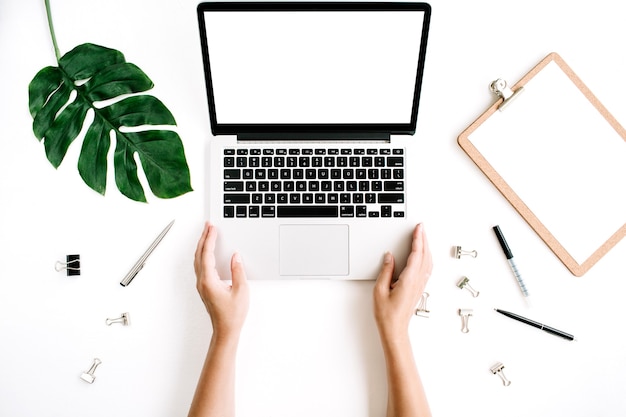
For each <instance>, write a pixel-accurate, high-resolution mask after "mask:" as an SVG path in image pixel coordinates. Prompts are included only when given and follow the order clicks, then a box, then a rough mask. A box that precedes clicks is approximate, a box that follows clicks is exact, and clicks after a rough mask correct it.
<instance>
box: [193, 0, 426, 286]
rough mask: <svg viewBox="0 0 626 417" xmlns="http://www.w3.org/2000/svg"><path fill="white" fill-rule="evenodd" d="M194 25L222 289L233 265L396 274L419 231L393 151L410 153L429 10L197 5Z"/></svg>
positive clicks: (279, 275)
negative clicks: (390, 268)
mask: <svg viewBox="0 0 626 417" xmlns="http://www.w3.org/2000/svg"><path fill="white" fill-rule="evenodd" d="M197 12H198V20H199V31H200V40H201V46H202V56H203V61H204V71H205V79H206V91H207V98H208V108H209V116H210V123H211V132H212V134H213V137H212V138H211V139H210V142H209V145H208V147H207V152H208V155H207V168H206V175H207V177H206V184H207V186H208V194H207V201H206V209H207V217H208V219H209V220H210V221H211V222H212V223H213V224H214V225H216V227H217V229H218V234H219V237H218V242H217V247H216V257H217V262H218V270H219V271H220V273H221V274H222V277H225V278H229V277H230V272H229V262H230V257H231V255H232V254H233V253H234V252H235V251H237V252H239V253H240V254H241V256H242V259H243V261H244V264H245V266H246V271H247V275H248V278H249V279H343V280H371V279H375V278H376V276H377V274H378V271H379V269H380V266H381V264H382V259H383V255H384V253H385V252H386V251H391V252H392V253H393V254H394V255H395V257H396V262H397V267H396V270H397V271H399V270H401V268H402V267H403V266H404V261H405V260H406V256H407V254H408V252H409V250H410V243H411V236H412V232H413V230H414V228H415V225H416V224H417V222H418V221H419V220H420V219H419V207H413V206H412V205H409V204H408V203H409V201H408V199H407V194H408V193H414V192H416V191H417V190H416V189H415V188H412V187H411V184H410V178H411V175H409V174H411V170H413V169H415V170H417V169H419V167H415V166H411V164H410V161H411V155H410V154H409V151H410V149H408V148H407V145H406V144H407V143H408V142H406V141H412V140H417V139H416V138H415V137H414V133H415V128H416V122H417V114H418V103H419V98H420V90H421V83H422V74H423V71H424V59H425V54H426V42H427V37H428V28H429V21H430V13H431V10H430V6H429V5H428V4H425V3H378V2H377V3H371V2H370V3H367V2H268V3H266V2H209V3H201V4H199V5H198V8H197ZM417 205H419V202H417Z"/></svg>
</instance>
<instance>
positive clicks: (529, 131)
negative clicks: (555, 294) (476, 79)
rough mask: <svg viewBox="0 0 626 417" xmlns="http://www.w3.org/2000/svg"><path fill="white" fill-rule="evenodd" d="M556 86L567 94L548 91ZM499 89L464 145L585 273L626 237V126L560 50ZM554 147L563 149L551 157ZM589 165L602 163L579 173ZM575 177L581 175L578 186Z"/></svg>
mask: <svg viewBox="0 0 626 417" xmlns="http://www.w3.org/2000/svg"><path fill="white" fill-rule="evenodd" d="M553 86H556V87H555V91H558V92H561V91H562V92H563V93H562V94H558V93H555V91H551V90H550V91H543V92H541V91H540V89H544V90H545V88H548V89H552V88H553ZM491 88H492V92H494V93H496V94H497V95H499V96H500V99H499V100H498V101H497V102H496V103H494V104H493V105H492V106H491V107H490V108H489V109H488V110H487V111H486V112H485V113H483V114H482V115H481V116H480V117H479V118H478V119H477V120H476V121H475V122H473V123H472V124H471V125H470V126H469V127H468V128H467V129H466V130H465V131H464V132H463V133H461V135H460V136H459V137H458V143H459V145H460V146H461V148H463V150H464V151H465V152H466V153H467V155H468V156H469V157H470V158H471V159H472V160H473V161H474V163H475V164H476V165H477V166H478V167H479V168H480V169H481V170H482V171H483V173H484V174H485V175H486V176H487V178H488V179H489V180H490V181H491V182H492V183H493V185H495V186H496V188H497V189H498V190H499V191H500V192H501V193H502V195H503V196H504V197H505V198H506V199H507V200H508V201H509V202H510V203H511V204H512V205H513V207H514V208H515V209H516V210H517V212H519V214H521V215H522V217H523V218H524V219H525V220H526V221H527V222H528V224H529V225H530V226H531V227H532V228H533V229H534V230H535V232H536V233H537V234H538V235H539V236H540V237H541V239H542V240H543V241H544V242H545V243H546V244H547V245H548V247H549V248H550V249H551V250H552V251H553V252H554V254H555V255H556V256H557V257H558V258H559V259H560V260H561V261H562V262H563V264H564V265H565V266H566V267H567V268H568V269H569V270H570V272H571V273H572V274H574V275H575V276H582V275H583V274H585V273H586V272H587V271H588V270H589V269H590V268H591V267H592V266H593V265H594V264H595V263H596V262H598V261H599V260H600V259H601V258H602V257H603V256H604V255H605V254H606V253H607V252H608V251H609V250H610V249H611V248H613V247H614V246H615V245H616V244H617V243H618V242H619V241H620V240H621V239H622V238H623V237H624V236H625V235H626V168H622V167H621V166H620V162H619V161H621V165H622V166H624V167H626V131H625V130H624V128H623V127H622V126H621V125H620V124H619V123H618V122H617V120H616V119H615V118H614V117H613V116H612V115H611V114H610V113H609V112H608V111H607V109H606V108H605V107H604V106H603V105H602V104H601V103H600V101H599V100H598V99H597V98H596V97H595V96H594V95H593V94H592V93H591V91H590V90H589V89H588V88H587V87H586V86H585V84H584V83H583V82H582V81H581V80H580V79H579V78H578V76H576V74H575V73H574V72H573V71H572V69H571V68H570V67H569V66H568V65H567V64H566V63H565V61H563V59H562V58H561V57H560V56H559V55H558V54H556V53H551V54H549V55H548V56H547V57H546V58H544V59H543V60H542V61H541V62H540V63H539V64H537V65H536V66H535V67H534V68H533V69H532V70H531V71H530V72H529V73H528V74H526V75H525V76H524V77H523V78H522V79H521V80H520V81H519V82H518V83H517V84H515V85H514V86H513V87H512V88H508V87H507V86H506V83H505V82H503V81H502V80H496V81H494V83H492V85H491ZM530 91H533V92H532V93H530ZM522 93H523V94H522ZM529 96H530V97H529ZM542 97H543V98H545V100H544V99H542ZM546 100H547V101H549V103H546ZM518 106H519V108H517V107H518ZM518 111H519V112H520V114H519V115H518V114H516V112H518ZM546 113H547V114H546ZM504 114H507V116H502V115H504ZM552 124H554V126H551V125H552ZM518 130H524V132H518ZM585 132H587V133H585ZM589 132H590V133H591V136H592V137H589V138H586V137H585V136H590V135H589ZM561 133H562V134H561ZM512 137H516V139H510V138H512ZM509 140H511V142H510V144H507V143H508V142H507V141H509ZM514 141H515V142H514ZM526 141H528V143H526ZM553 142H554V144H553ZM525 146H527V147H528V149H526V148H525ZM533 147H534V148H533ZM507 149H510V151H509V150H507ZM550 149H551V150H552V151H554V152H556V153H558V154H557V155H554V156H551V157H548V150H550ZM507 154H509V155H507ZM615 154H617V155H615ZM502 155H506V156H502ZM520 155H521V156H520ZM518 156H519V158H521V159H523V161H521V162H520V161H518ZM570 158H571V161H570V160H569V159H570ZM585 158H588V159H585ZM597 158H602V159H603V160H604V158H606V161H607V162H606V164H604V163H599V162H598V160H597ZM499 159H502V160H499ZM586 162H588V163H586ZM605 165H606V167H605ZM613 165H614V166H613ZM585 166H595V167H596V168H593V169H592V170H590V172H589V173H585V172H578V171H579V170H584V169H585ZM568 167H569V168H568ZM597 167H600V168H597ZM567 169H570V171H572V172H569V173H568V171H567ZM516 170H517V171H520V173H519V174H518V172H517V171H516ZM596 171H602V172H596ZM533 175H535V176H534V177H533ZM569 175H572V176H573V177H575V178H577V179H576V180H572V182H574V183H573V184H567V181H568V178H570V177H569ZM524 176H527V178H524ZM616 176H617V177H619V178H616ZM588 178H589V180H587V179H588ZM530 181H534V182H535V184H527V182H530ZM587 183H588V184H587ZM544 184H545V187H546V188H547V190H541V188H542V187H543V186H544ZM605 184H606V186H605ZM619 185H621V187H619V188H618V186H619ZM578 187H580V188H581V190H578ZM551 199H552V201H550V200H551ZM591 199H595V200H594V201H592V200H591ZM559 204H563V207H561V209H560V211H559V208H558V205H559ZM553 205H554V207H553ZM587 206H589V207H587ZM607 207H608V210H609V211H610V213H609V212H608V211H607ZM614 208H615V210H613V209H614ZM576 210H581V213H578V214H575V213H574V214H572V213H573V212H575V211H576ZM585 210H586V211H585ZM581 214H582V215H581ZM578 216H580V218H579V217H578ZM609 217H610V218H609ZM578 228H580V233H579V234H580V236H579V238H578V237H577V235H576V233H577V232H576V230H577V229H578ZM585 228H586V229H585ZM588 237H589V239H590V241H585V240H584V239H587V238H588ZM577 239H578V240H577Z"/></svg>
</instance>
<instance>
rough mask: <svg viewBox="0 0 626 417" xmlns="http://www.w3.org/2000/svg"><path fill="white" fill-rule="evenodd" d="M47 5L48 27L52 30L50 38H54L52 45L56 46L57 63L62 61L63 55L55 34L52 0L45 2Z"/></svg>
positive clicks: (45, 0)
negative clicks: (51, 10) (51, 7)
mask: <svg viewBox="0 0 626 417" xmlns="http://www.w3.org/2000/svg"><path fill="white" fill-rule="evenodd" d="M44 2H45V3H46V14H47V15H48V27H49V28H50V36H51V37H52V45H53V46H54V55H55V56H56V58H57V63H58V62H59V61H60V60H61V53H60V52H59V45H57V37H56V35H55V34H54V24H52V13H50V0H44Z"/></svg>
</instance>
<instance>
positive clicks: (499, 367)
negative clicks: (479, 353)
mask: <svg viewBox="0 0 626 417" xmlns="http://www.w3.org/2000/svg"><path fill="white" fill-rule="evenodd" d="M503 369H504V365H503V364H502V362H498V363H496V364H495V365H493V366H492V367H491V373H492V374H494V375H498V376H499V377H500V379H501V380H502V383H503V384H504V386H505V387H508V386H509V385H511V381H509V380H508V379H506V376H504V371H503Z"/></svg>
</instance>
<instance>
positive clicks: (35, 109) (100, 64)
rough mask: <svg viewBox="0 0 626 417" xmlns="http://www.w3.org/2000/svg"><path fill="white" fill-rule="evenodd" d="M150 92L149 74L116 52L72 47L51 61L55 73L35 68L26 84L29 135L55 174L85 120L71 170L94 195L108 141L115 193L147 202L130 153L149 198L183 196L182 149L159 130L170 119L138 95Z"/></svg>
mask: <svg viewBox="0 0 626 417" xmlns="http://www.w3.org/2000/svg"><path fill="white" fill-rule="evenodd" d="M55 46H56V45H55ZM57 56H58V54H57ZM152 87H153V83H152V81H151V80H150V79H149V78H148V76H147V75H146V74H145V73H144V72H143V71H142V70H141V69H139V68H138V67H137V66H135V65H133V64H131V63H128V62H126V60H125V59H124V55H123V54H122V53H121V52H119V51H116V50H114V49H109V48H105V47H103V46H98V45H94V44H89V43H87V44H83V45H79V46H77V47H76V48H74V49H73V50H71V51H70V52H68V53H67V54H65V55H64V56H62V57H60V58H59V59H58V67H52V66H50V67H46V68H44V69H42V70H41V71H39V73H37V75H35V77H34V78H33V80H32V81H31V83H30V85H29V89H28V90H29V91H28V92H29V108H30V113H31V115H32V116H33V132H34V133H35V136H36V137H37V139H39V140H40V141H43V144H44V148H45V151H46V156H47V157H48V160H49V161H50V163H51V164H52V165H53V166H54V167H55V168H57V167H58V166H59V165H60V164H61V162H62V161H63V158H64V157H65V155H66V153H67V150H68V148H69V146H70V145H71V144H72V142H73V141H74V140H75V139H76V138H77V137H78V136H79V134H80V133H81V131H83V127H84V125H85V124H86V121H88V124H89V126H88V127H87V128H86V131H85V134H84V139H83V143H82V148H81V152H80V156H79V159H78V171H79V173H80V176H81V177H82V178H83V180H84V181H85V183H86V184H87V185H89V186H90V187H91V188H93V189H94V190H96V191H97V192H99V193H101V194H104V193H105V190H106V178H107V162H108V157H107V156H108V153H109V149H110V146H111V138H112V137H113V138H114V140H115V152H114V155H113V165H114V169H115V182H116V184H117V187H118V188H119V190H120V191H121V192H122V194H124V195H125V196H127V197H128V198H131V199H133V200H136V201H144V202H145V201H146V197H145V194H144V190H143V187H142V186H141V183H140V181H139V178H138V175H137V169H138V167H137V164H136V162H135V154H137V155H138V156H139V161H140V162H141V166H142V168H143V171H144V173H145V176H146V179H147V180H148V184H149V186H150V189H151V190H152V192H153V193H154V195H156V196H157V197H161V198H172V197H177V196H179V195H182V194H185V193H186V192H188V191H191V190H192V189H191V183H190V178H189V167H188V166H187V161H186V159H185V152H184V148H183V144H182V141H181V139H180V137H179V136H178V134H177V133H176V132H174V131H173V130H170V129H166V128H165V127H167V126H172V125H175V124H176V121H175V120H174V117H173V116H172V114H171V113H170V111H169V110H168V109H167V108H166V107H165V105H163V103H162V102H161V101H159V100H158V99H157V98H156V97H153V96H151V95H147V94H141V93H145V92H146V91H147V90H150V89H151V88H152Z"/></svg>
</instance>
